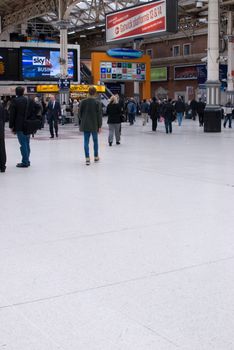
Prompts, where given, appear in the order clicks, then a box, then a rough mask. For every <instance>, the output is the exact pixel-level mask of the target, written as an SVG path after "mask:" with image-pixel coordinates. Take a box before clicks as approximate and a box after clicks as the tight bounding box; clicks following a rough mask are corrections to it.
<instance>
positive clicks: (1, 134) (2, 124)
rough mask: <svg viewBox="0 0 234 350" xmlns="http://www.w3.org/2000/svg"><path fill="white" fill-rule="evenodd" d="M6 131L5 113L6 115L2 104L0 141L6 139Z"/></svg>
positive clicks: (0, 106) (0, 108) (0, 107)
mask: <svg viewBox="0 0 234 350" xmlns="http://www.w3.org/2000/svg"><path fill="white" fill-rule="evenodd" d="M4 129H5V113H4V109H3V106H2V105H1V103H0V139H1V140H2V139H4V137H5V133H4Z"/></svg>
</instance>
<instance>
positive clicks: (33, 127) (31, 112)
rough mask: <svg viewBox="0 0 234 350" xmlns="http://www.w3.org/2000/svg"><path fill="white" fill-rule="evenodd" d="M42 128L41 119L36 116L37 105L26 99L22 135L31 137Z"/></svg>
mask: <svg viewBox="0 0 234 350" xmlns="http://www.w3.org/2000/svg"><path fill="white" fill-rule="evenodd" d="M41 127H42V118H41V116H39V115H38V107H37V104H36V103H35V102H34V101H33V100H31V99H29V98H28V100H27V105H26V111H25V120H24V129H23V131H24V134H25V135H33V134H35V133H36V132H37V130H39V129H41Z"/></svg>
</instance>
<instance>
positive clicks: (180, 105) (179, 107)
mask: <svg viewBox="0 0 234 350" xmlns="http://www.w3.org/2000/svg"><path fill="white" fill-rule="evenodd" d="M175 111H176V117H177V120H178V125H179V126H181V125H182V120H183V116H184V112H185V104H184V102H183V100H182V98H181V97H178V100H177V101H176V103H175Z"/></svg>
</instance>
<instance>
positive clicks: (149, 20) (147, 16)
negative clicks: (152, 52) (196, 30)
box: [106, 0, 178, 42]
mask: <svg viewBox="0 0 234 350" xmlns="http://www.w3.org/2000/svg"><path fill="white" fill-rule="evenodd" d="M177 28H178V1H177V0H156V1H153V2H150V3H147V4H143V5H138V6H134V7H131V8H128V9H126V10H120V11H116V12H112V13H110V14H107V15H106V42H117V41H118V42H121V41H128V40H129V39H135V38H141V37H145V36H155V35H162V34H163V33H175V32H177Z"/></svg>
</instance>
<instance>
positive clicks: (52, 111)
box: [47, 101, 61, 120]
mask: <svg viewBox="0 0 234 350" xmlns="http://www.w3.org/2000/svg"><path fill="white" fill-rule="evenodd" d="M60 115H61V106H60V103H59V102H58V101H55V105H54V108H53V102H51V101H50V102H49V103H48V107H47V118H48V120H50V119H58V117H59V116H60Z"/></svg>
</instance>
